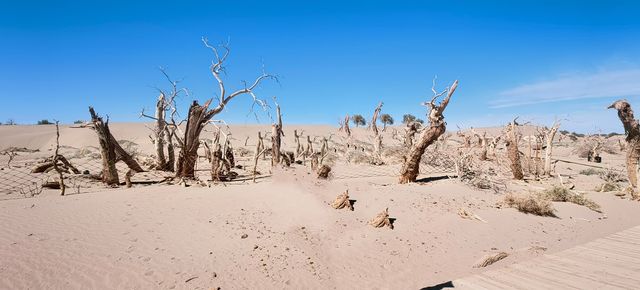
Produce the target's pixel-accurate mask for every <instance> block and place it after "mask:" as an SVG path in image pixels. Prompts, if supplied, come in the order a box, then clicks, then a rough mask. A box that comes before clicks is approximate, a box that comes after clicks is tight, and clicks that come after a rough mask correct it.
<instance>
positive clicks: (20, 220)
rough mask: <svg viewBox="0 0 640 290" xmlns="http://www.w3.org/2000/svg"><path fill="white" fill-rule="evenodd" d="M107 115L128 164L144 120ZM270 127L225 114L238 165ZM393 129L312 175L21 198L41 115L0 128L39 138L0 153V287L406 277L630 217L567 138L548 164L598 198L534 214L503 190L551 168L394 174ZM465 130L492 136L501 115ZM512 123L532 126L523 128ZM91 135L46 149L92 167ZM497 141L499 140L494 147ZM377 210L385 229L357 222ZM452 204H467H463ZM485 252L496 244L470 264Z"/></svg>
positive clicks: (548, 249)
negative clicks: (517, 177) (468, 175)
mask: <svg viewBox="0 0 640 290" xmlns="http://www.w3.org/2000/svg"><path fill="white" fill-rule="evenodd" d="M110 126H111V129H112V133H113V135H114V136H115V137H116V138H117V139H118V140H127V141H129V142H130V143H128V144H129V145H130V146H128V147H127V148H128V149H130V150H133V151H136V152H138V153H137V156H138V157H137V158H139V159H140V160H141V163H144V162H142V160H143V159H144V158H145V156H150V155H152V154H153V144H152V143H151V142H150V141H149V137H148V136H149V135H150V131H149V129H148V128H147V126H146V124H143V123H126V124H125V123H112V124H110ZM294 129H296V130H298V132H300V131H304V134H305V135H310V136H312V137H318V138H316V140H315V142H314V146H316V147H318V148H319V146H320V144H319V142H320V138H321V137H329V136H331V139H330V140H331V141H330V142H329V147H330V149H331V148H341V146H343V145H342V144H343V140H342V138H341V137H340V134H341V133H340V132H338V130H337V128H336V127H333V126H310V125H293V124H286V123H285V125H284V132H285V137H284V140H283V141H284V147H285V148H286V149H287V150H292V149H293V148H294V146H295V145H294V141H293V130H294ZM269 130H270V126H265V125H232V126H231V127H230V132H232V136H233V139H232V143H233V145H234V149H235V151H236V156H237V157H236V159H237V160H238V164H240V165H243V166H244V168H246V167H251V166H252V162H253V161H252V155H253V153H252V152H253V150H254V149H253V148H254V147H253V146H254V145H255V142H256V138H255V136H256V134H257V132H258V131H263V132H267V131H269ZM352 130H353V131H354V136H355V139H356V140H359V142H363V143H367V142H371V140H370V137H368V136H369V134H370V133H369V131H367V130H366V129H365V128H352ZM402 130H403V129H402V127H390V128H387V130H386V131H385V132H384V133H383V136H384V144H385V148H388V150H389V151H388V153H387V154H385V165H371V164H367V163H366V162H357V158H351V157H348V156H346V155H345V154H340V153H339V152H334V153H335V156H334V157H333V158H328V160H327V162H328V163H329V164H330V166H331V167H332V171H331V175H330V177H329V179H327V180H322V179H318V178H316V176H315V174H314V173H313V172H312V171H311V170H310V169H309V165H308V164H293V165H292V166H291V167H284V166H276V167H273V168H271V166H270V164H269V160H268V158H267V159H266V160H262V159H261V160H260V164H259V166H258V168H259V171H260V173H261V174H260V175H259V176H258V177H257V179H256V181H255V182H252V181H251V178H250V177H247V176H246V170H238V171H239V174H240V177H239V178H238V179H237V180H233V181H230V182H224V183H209V184H208V185H198V184H193V185H191V186H189V187H184V186H181V185H178V184H176V183H175V182H174V183H171V182H163V183H160V184H153V183H152V182H150V183H144V182H143V181H145V179H149V180H152V179H153V178H156V179H157V177H158V176H162V173H157V174H156V173H154V175H144V174H137V175H136V176H134V181H140V182H138V183H135V184H134V186H133V187H132V188H125V187H120V188H108V187H105V186H103V185H101V184H100V183H99V182H88V181H86V182H81V183H77V184H80V185H81V187H80V188H78V189H77V190H76V189H73V188H71V189H69V190H68V191H69V192H68V194H67V195H66V196H60V195H59V191H58V190H54V189H45V190H43V191H42V192H41V193H39V194H37V195H35V196H31V195H30V194H28V193H26V192H23V193H20V192H19V191H18V190H17V188H19V187H22V186H23V183H22V182H23V181H21V180H22V179H16V176H21V177H20V178H40V179H43V178H48V177H46V174H45V175H43V176H42V177H28V176H30V175H28V174H27V175H24V174H23V175H20V174H22V173H21V172H25V170H26V171H28V169H30V168H31V167H32V166H33V165H34V164H35V163H36V162H38V160H41V159H43V158H45V157H48V156H51V155H52V150H53V148H54V146H55V127H54V126H0V149H6V148H9V147H17V148H27V149H37V150H38V151H37V152H32V153H29V152H19V153H18V155H17V156H15V158H14V159H13V160H12V161H11V163H10V164H9V165H7V161H8V157H7V156H4V155H3V156H0V158H1V159H0V167H2V170H1V171H0V179H1V180H3V181H0V184H1V185H2V187H0V189H5V190H4V191H2V196H0V199H1V201H0V223H1V224H2V230H1V231H0V288H1V289H216V288H217V287H220V288H221V289H420V288H422V287H429V286H433V285H436V284H440V283H443V282H446V281H450V280H454V279H457V278H462V277H465V276H468V275H471V274H476V273H481V272H484V271H488V270H495V269H500V268H503V267H506V266H509V265H512V264H514V263H520V262H524V261H529V260H531V259H533V258H536V257H539V256H541V255H543V254H544V253H555V252H560V251H563V250H566V249H569V248H571V247H574V246H576V245H579V244H583V243H587V242H589V241H592V240H595V239H598V238H600V237H603V236H606V235H609V234H612V233H615V232H618V231H621V230H625V229H628V228H631V227H634V226H637V225H639V224H640V203H639V202H638V201H632V200H630V199H629V197H628V196H624V195H623V194H618V195H616V194H615V193H617V192H619V191H613V192H596V191H595V188H596V187H597V186H598V185H599V184H602V183H603V180H602V179H601V178H600V177H599V176H598V175H584V174H580V171H581V170H585V169H589V168H593V167H591V166H589V164H588V163H587V161H586V160H585V159H584V158H580V157H579V156H577V154H576V152H575V150H574V149H575V148H576V147H577V146H579V144H580V142H581V140H578V141H571V140H569V138H565V139H564V140H562V141H557V143H558V146H557V148H555V149H554V158H558V159H563V160H565V161H570V162H575V163H568V162H564V161H563V162H558V163H557V165H556V169H555V170H556V172H558V173H560V174H562V175H563V176H564V177H565V179H566V180H565V181H568V182H570V183H572V184H573V186H575V188H574V191H576V192H579V193H583V194H584V195H585V196H586V197H587V198H589V199H591V200H593V201H594V202H596V203H597V204H599V206H600V212H597V211H594V210H591V209H589V208H587V207H584V206H581V205H577V204H573V203H568V202H553V207H554V208H555V215H556V217H543V216H536V215H532V214H525V213H522V212H519V211H518V210H516V209H514V208H511V207H508V206H505V205H504V204H503V200H504V196H505V195H506V194H508V193H514V192H515V193H527V192H533V191H541V190H544V189H546V188H549V187H552V186H553V185H555V184H558V179H556V178H547V179H540V180H536V179H535V178H531V177H527V178H526V179H525V180H524V181H514V180H511V179H510V178H509V174H508V172H506V171H505V170H504V167H505V166H504V164H502V165H500V164H498V163H496V162H494V161H491V160H490V161H486V164H487V165H488V166H494V165H492V164H496V165H495V166H494V167H495V170H496V172H497V173H496V176H497V178H498V177H499V178H500V180H502V181H503V183H504V188H502V187H500V190H493V189H481V188H477V187H475V186H472V185H470V184H468V183H467V182H464V181H463V180H460V179H459V178H455V176H454V174H452V172H451V170H450V168H448V170H445V169H444V168H439V169H442V170H440V171H442V172H437V171H438V168H436V169H433V170H431V171H429V170H425V172H423V174H421V176H420V179H419V181H418V182H415V183H410V184H398V170H399V166H400V165H399V164H400V161H401V160H400V158H401V154H395V153H393V152H394V151H393V150H391V149H394V148H395V149H396V150H400V149H401V148H402V145H401V144H402V142H401V141H400V140H398V139H397V138H394V136H393V135H394V132H400V134H402ZM476 130H478V131H482V132H484V131H487V132H488V135H492V134H493V135H495V134H498V133H499V132H500V130H501V128H478V129H476ZM212 132H213V128H207V131H206V132H204V133H203V134H202V137H203V138H211V136H212ZM523 134H525V135H526V134H531V133H527V129H526V128H523ZM247 137H249V139H248V140H247V139H246V138H247ZM245 141H246V142H247V145H246V146H245ZM97 142H98V141H97V137H96V134H95V133H94V132H93V131H92V130H91V129H89V128H72V127H70V126H62V127H61V130H60V144H61V145H62V146H61V149H60V150H61V153H62V154H64V155H65V156H66V157H67V158H68V159H69V160H70V162H72V163H74V164H76V165H77V167H78V168H79V169H81V170H84V169H85V167H86V170H90V171H91V173H98V172H96V170H98V171H99V163H100V160H99V151H98V150H97V147H96V146H97V145H98V143H97ZM612 142H613V141H612ZM121 144H122V142H121ZM446 146H447V147H446V148H448V149H446V148H445V149H443V150H449V151H453V150H454V148H458V147H460V146H461V141H460V140H459V138H458V137H457V136H456V135H455V133H453V134H452V136H451V138H450V140H449V141H447V144H446ZM474 146H475V145H474ZM123 147H124V146H123ZM398 148H399V149H398ZM245 149H246V150H245ZM242 151H246V152H244V153H243V152H242ZM336 151H338V150H337V149H336ZM247 152H248V153H247ZM503 153H504V145H501V146H500V147H498V154H499V155H500V154H503ZM96 154H98V156H97V157H96ZM602 157H603V163H600V164H595V165H597V166H600V167H604V168H609V169H611V170H620V171H621V170H623V165H622V164H623V163H624V154H623V153H619V152H618V153H615V152H613V154H609V153H604V152H603V153H602ZM96 164H98V165H96ZM201 164H202V165H201ZM198 168H199V171H198V173H199V176H200V178H201V179H207V176H208V174H209V173H208V168H207V167H206V159H204V158H201V160H200V161H199V167H198ZM596 169H597V168H596ZM597 170H601V169H597ZM165 175H167V176H171V174H170V173H169V174H166V173H165ZM25 176H27V177H25ZM145 176H146V177H145ZM150 176H151V177H153V178H151V177H150ZM153 180H155V179H153ZM3 182H4V183H3ZM170 183H171V184H170ZM74 184H75V183H74ZM620 185H621V188H622V187H624V186H625V182H620ZM345 190H348V191H349V196H350V198H351V199H353V200H356V202H355V203H354V204H353V207H354V210H353V211H350V210H348V209H334V208H332V207H331V205H330V204H331V202H332V201H333V200H334V199H335V198H336V196H337V195H339V194H341V193H343V192H344V191H345ZM386 208H388V211H389V214H390V217H391V218H392V219H393V226H394V228H393V229H390V228H374V227H372V226H371V225H369V224H368V222H369V220H371V219H372V218H373V217H375V216H376V215H377V214H378V213H380V212H381V211H383V210H384V209H386ZM461 210H462V211H465V212H467V213H469V214H470V216H471V217H472V218H463V217H462V216H461V215H460V214H459V213H460V212H461ZM498 252H505V253H508V256H507V257H506V258H504V259H502V260H500V261H497V262H495V263H493V264H492V265H489V266H487V267H483V268H475V267H474V265H476V264H477V262H478V261H479V260H481V259H482V258H483V257H484V256H486V255H488V254H495V253H498Z"/></svg>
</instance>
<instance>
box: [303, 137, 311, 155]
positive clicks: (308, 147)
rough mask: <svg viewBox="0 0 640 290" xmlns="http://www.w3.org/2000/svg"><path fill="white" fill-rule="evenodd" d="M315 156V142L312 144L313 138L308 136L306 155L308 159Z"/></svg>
mask: <svg viewBox="0 0 640 290" xmlns="http://www.w3.org/2000/svg"><path fill="white" fill-rule="evenodd" d="M312 154H313V142H311V136H309V135H307V149H306V150H305V152H304V155H305V156H307V157H311V155H312Z"/></svg>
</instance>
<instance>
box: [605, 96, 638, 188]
mask: <svg viewBox="0 0 640 290" xmlns="http://www.w3.org/2000/svg"><path fill="white" fill-rule="evenodd" d="M608 109H616V110H617V111H618V118H620V121H621V122H622V126H623V127H624V133H625V135H626V138H625V140H626V141H627V146H626V149H627V156H626V163H627V175H628V178H629V184H630V185H631V188H632V190H633V191H634V192H636V191H637V189H638V158H640V124H639V123H638V120H636V118H635V117H634V115H633V110H632V109H631V105H630V104H629V103H628V102H627V101H626V100H617V101H615V102H614V103H613V104H611V106H609V107H608ZM634 194H635V193H634Z"/></svg>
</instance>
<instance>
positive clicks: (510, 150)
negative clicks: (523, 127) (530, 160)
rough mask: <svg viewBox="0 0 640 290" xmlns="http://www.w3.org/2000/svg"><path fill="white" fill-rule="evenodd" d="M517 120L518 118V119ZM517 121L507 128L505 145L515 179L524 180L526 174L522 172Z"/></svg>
mask: <svg viewBox="0 0 640 290" xmlns="http://www.w3.org/2000/svg"><path fill="white" fill-rule="evenodd" d="M516 119H517V118H516ZM516 119H514V120H513V122H511V123H509V124H508V125H507V128H506V134H505V135H506V138H505V144H506V145H507V156H508V157H509V161H510V162H511V163H510V167H511V173H512V174H513V178H514V179H517V180H522V179H523V178H524V173H523V172H522V163H521V162H520V151H519V150H518V139H519V137H518V123H516Z"/></svg>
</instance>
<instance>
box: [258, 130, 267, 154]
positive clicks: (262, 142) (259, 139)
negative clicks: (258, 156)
mask: <svg viewBox="0 0 640 290" xmlns="http://www.w3.org/2000/svg"><path fill="white" fill-rule="evenodd" d="M263 150H265V148H264V139H262V133H261V132H260V131H258V143H257V144H256V152H258V153H259V152H262V151H263ZM262 159H263V160H264V154H262Z"/></svg>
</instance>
